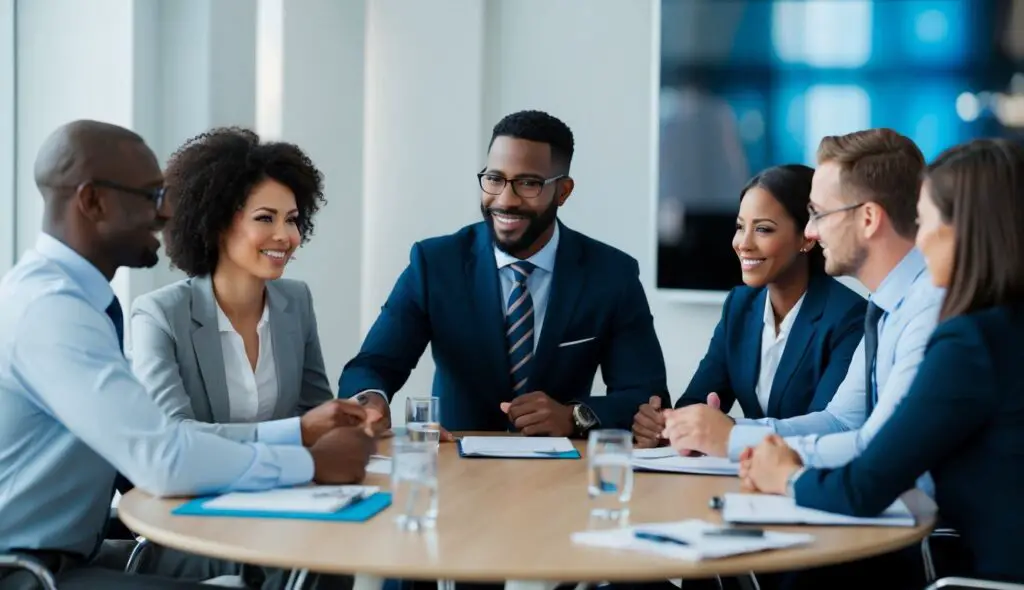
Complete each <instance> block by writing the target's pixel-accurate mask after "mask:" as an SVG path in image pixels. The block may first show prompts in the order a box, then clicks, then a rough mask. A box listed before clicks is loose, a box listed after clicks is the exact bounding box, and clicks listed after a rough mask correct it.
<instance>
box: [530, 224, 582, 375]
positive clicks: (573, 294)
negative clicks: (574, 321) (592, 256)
mask: <svg viewBox="0 0 1024 590" xmlns="http://www.w3.org/2000/svg"><path fill="white" fill-rule="evenodd" d="M559 232H560V237H559V242H558V252H556V253H555V269H554V274H553V276H552V277H551V293H550V295H549V297H548V306H547V310H546V311H545V312H544V325H543V326H542V327H541V332H540V342H538V343H537V354H536V357H535V359H534V362H533V370H532V374H531V375H530V380H529V381H528V382H527V391H532V390H535V389H537V386H538V385H541V386H542V384H543V376H544V374H545V371H546V369H547V367H548V365H550V364H551V360H552V359H553V358H554V356H555V350H556V349H557V347H558V343H559V342H562V337H563V336H564V335H565V330H566V328H567V327H568V325H569V320H570V319H571V318H572V312H573V310H574V309H576V302H577V301H578V300H579V298H580V294H581V293H582V292H583V287H584V285H585V284H586V278H587V276H586V266H585V264H584V260H583V249H582V248H581V247H580V241H579V236H578V234H577V233H576V232H574V231H572V230H570V229H569V228H567V227H565V226H564V225H561V224H559Z"/></svg>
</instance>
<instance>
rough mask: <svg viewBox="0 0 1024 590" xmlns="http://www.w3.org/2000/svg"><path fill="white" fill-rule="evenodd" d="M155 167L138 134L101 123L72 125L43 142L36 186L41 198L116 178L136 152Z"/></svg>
mask: <svg viewBox="0 0 1024 590" xmlns="http://www.w3.org/2000/svg"><path fill="white" fill-rule="evenodd" d="M140 147H141V148H143V151H144V152H146V153H147V154H148V157H149V158H150V159H151V160H152V162H153V163H154V164H155V162H156V158H155V157H154V156H153V155H152V152H151V151H150V150H149V148H147V147H145V142H144V141H143V140H142V138H141V137H139V135H138V134H136V133H134V132H133V131H130V130H128V129H125V128H124V127H119V126H117V125H111V124H110V123H103V122H100V121H89V120H80V121H72V122H71V123H68V124H66V125H63V126H61V127H59V128H57V130H56V131H54V132H53V133H51V134H50V136H49V137H47V138H46V140H45V141H44V142H43V146H42V147H41V148H40V149H39V154H38V156H37V157H36V164H35V179H36V186H38V187H39V190H40V192H42V193H43V196H44V197H49V196H50V195H52V194H55V193H56V192H57V191H55V189H74V188H75V187H77V186H78V185H80V184H82V183H84V182H88V181H90V180H95V179H98V178H116V177H118V176H119V173H120V172H121V171H122V170H123V168H124V166H125V165H126V164H127V162H126V159H127V158H125V156H126V155H127V153H128V152H131V153H132V154H133V155H134V156H135V157H138V155H139V148H140Z"/></svg>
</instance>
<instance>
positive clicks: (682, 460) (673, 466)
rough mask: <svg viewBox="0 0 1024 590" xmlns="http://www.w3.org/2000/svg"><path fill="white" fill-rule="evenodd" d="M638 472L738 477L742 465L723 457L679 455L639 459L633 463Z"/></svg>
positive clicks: (634, 459)
mask: <svg viewBox="0 0 1024 590" xmlns="http://www.w3.org/2000/svg"><path fill="white" fill-rule="evenodd" d="M631 465H632V466H633V469H634V470H636V471H657V472H661V473H690V474H696V475H737V474H739V471H740V464H739V463H733V462H731V461H729V460H728V459H725V458H722V457H681V456H679V454H678V453H674V452H673V454H672V455H670V456H662V457H659V458H656V459H646V458H642V456H641V457H637V453H633V459H632V461H631Z"/></svg>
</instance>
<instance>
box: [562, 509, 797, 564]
mask: <svg viewBox="0 0 1024 590" xmlns="http://www.w3.org/2000/svg"><path fill="white" fill-rule="evenodd" d="M719 528H721V525H716V524H713V523H710V522H707V521H704V520H696V519H692V520H683V521H679V522H663V523H658V524H644V525H637V526H632V527H627V528H621V529H610V530H602V531H583V532H579V533H573V535H572V541H573V542H574V543H579V544H581V545H590V546H593V547H605V548H608V549H626V550H630V551H645V552H647V553H654V554H657V555H661V556H662V557H668V558H672V559H683V560H686V561H701V560H704V559H716V558H720V557H729V556H731V555H741V554H743V553H756V552H759V551H766V550H769V549H785V548H787V547H796V546H798V545H804V544H807V543H811V542H812V541H814V537H813V536H812V535H808V534H803V533H775V532H771V531H769V532H765V534H764V536H763V537H723V536H705V532H706V531H709V530H714V529H719ZM638 531H640V532H642V533H654V534H655V535H660V536H662V537H668V538H671V539H675V540H677V541H680V542H682V543H684V544H680V543H678V542H666V541H664V540H662V541H654V540H650V539H646V538H640V537H637V532H638Z"/></svg>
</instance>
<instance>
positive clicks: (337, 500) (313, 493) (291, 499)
mask: <svg viewBox="0 0 1024 590" xmlns="http://www.w3.org/2000/svg"><path fill="white" fill-rule="evenodd" d="M390 505H391V494H389V493H385V492H381V491H379V488H377V487H374V486H303V487H295V488H280V489H273V490H265V491H259V492H229V493H227V494H223V495H220V496H214V497H207V498H196V499H195V500H192V501H190V502H187V503H185V504H182V505H181V506H179V507H178V508H176V509H175V510H174V511H173V512H172V514H175V515H179V516H234V517H239V518H290V519H306V520H334V521H343V522H363V521H366V520H369V519H370V518H372V517H373V516H374V515H376V514H377V513H379V512H380V511H381V510H384V509H385V508H387V507H388V506H390Z"/></svg>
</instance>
